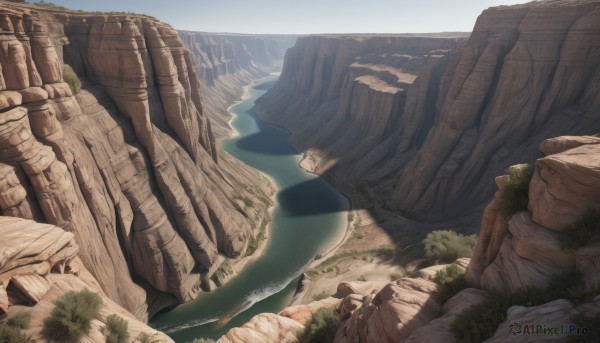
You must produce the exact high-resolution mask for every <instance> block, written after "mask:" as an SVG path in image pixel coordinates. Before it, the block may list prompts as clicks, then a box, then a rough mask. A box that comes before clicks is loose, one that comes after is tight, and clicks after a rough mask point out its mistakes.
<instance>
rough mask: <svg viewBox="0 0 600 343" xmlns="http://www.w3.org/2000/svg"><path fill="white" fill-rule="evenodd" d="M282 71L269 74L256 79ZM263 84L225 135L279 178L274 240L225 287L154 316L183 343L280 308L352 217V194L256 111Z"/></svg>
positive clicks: (242, 155) (236, 109) (230, 148)
mask: <svg viewBox="0 0 600 343" xmlns="http://www.w3.org/2000/svg"><path fill="white" fill-rule="evenodd" d="M276 79H277V76H276V75H270V76H268V77H266V78H264V79H261V80H258V81H257V83H256V84H257V85H258V86H260V85H261V84H263V85H267V84H269V83H272V82H273V81H275V80H276ZM258 88H261V89H256V88H251V89H250V97H249V98H247V99H245V100H244V101H242V102H239V103H237V104H236V105H234V106H232V107H231V109H230V110H231V112H233V113H234V114H235V115H236V116H235V118H234V120H233V121H232V126H233V128H234V129H235V130H236V131H237V132H238V133H239V135H237V136H236V137H235V138H233V139H230V140H227V141H225V142H224V143H223V149H224V150H225V151H227V152H228V153H229V154H231V155H232V156H234V157H236V158H238V159H239V160H241V161H243V162H244V163H246V164H248V165H250V166H252V167H253V168H255V169H258V170H260V171H262V172H263V173H265V174H267V175H269V176H270V177H271V178H272V179H273V180H274V181H275V183H276V184H277V187H278V192H277V201H276V203H275V209H274V211H273V222H272V225H271V228H270V231H269V240H268V243H267V247H266V249H265V250H264V252H263V254H262V255H261V256H260V257H259V258H258V259H256V260H255V261H253V262H250V263H249V264H247V265H246V267H245V268H244V270H242V272H241V273H240V274H239V275H238V276H236V277H234V278H233V279H231V280H230V281H229V282H228V283H226V284H225V285H224V286H223V287H220V288H217V289H216V290H214V291H212V292H209V293H203V294H201V295H200V296H199V297H198V298H197V299H196V300H194V301H192V302H189V303H186V304H183V305H180V306H178V307H176V308H175V309H173V310H171V311H169V312H166V313H163V314H161V315H159V316H157V317H156V318H154V319H153V320H152V323H151V325H152V326H153V327H155V328H156V329H158V330H161V331H163V332H165V333H167V334H168V335H169V336H171V337H172V338H173V339H174V340H175V341H176V342H178V343H179V342H190V341H192V340H193V339H194V338H200V337H205V338H213V339H217V338H218V337H220V336H221V335H223V334H225V333H226V332H227V331H228V330H229V329H230V328H232V327H236V326H241V325H243V324H244V323H246V322H247V321H249V320H250V318H252V317H253V316H254V315H256V314H258V313H262V312H278V311H280V310H281V309H282V308H283V307H285V306H286V305H287V304H288V302H289V301H290V300H291V298H292V296H293V294H294V291H295V289H296V285H297V281H298V277H299V275H300V274H301V273H302V269H303V268H304V266H306V265H307V263H308V262H310V261H311V260H312V259H313V258H314V256H315V255H316V254H317V253H318V252H319V251H320V250H322V249H323V248H324V247H325V246H326V245H327V244H329V243H331V242H332V240H333V239H334V237H335V236H336V235H337V234H339V232H337V230H341V229H342V227H343V226H342V225H340V224H342V222H345V221H346V216H345V214H344V211H346V210H348V208H349V206H350V205H349V202H348V200H347V198H346V197H344V196H343V195H342V194H340V193H339V192H337V191H336V190H335V188H333V187H332V186H331V185H330V184H329V183H328V182H327V181H325V180H324V179H322V178H320V177H318V176H316V175H313V174H310V173H307V172H305V171H304V170H302V169H301V168H300V167H299V166H298V162H299V161H300V157H301V156H300V155H299V154H298V153H297V152H296V150H294V148H293V147H292V146H291V145H290V144H289V143H288V141H287V137H288V135H287V134H286V133H284V132H282V131H280V130H278V129H275V128H273V127H271V126H268V125H266V124H265V123H264V122H262V121H261V120H259V119H257V117H256V115H255V113H254V112H253V111H252V110H251V108H252V107H253V106H254V101H255V100H256V99H257V98H258V97H260V96H261V95H262V94H264V93H265V92H266V90H265V89H264V88H267V87H258ZM223 318H226V319H225V320H224V319H223Z"/></svg>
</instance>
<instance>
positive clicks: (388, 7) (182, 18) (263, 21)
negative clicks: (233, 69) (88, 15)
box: [28, 0, 528, 34]
mask: <svg viewBox="0 0 600 343" xmlns="http://www.w3.org/2000/svg"><path fill="white" fill-rule="evenodd" d="M28 1H29V2H34V1H32V0H28ZM46 2H54V3H55V4H57V5H60V6H64V7H67V8H72V9H82V10H89V11H125V12H136V13H144V14H148V15H151V16H154V17H157V18H158V19H160V20H162V21H165V22H167V23H169V24H171V26H173V27H175V28H177V29H184V30H193V31H209V32H236V33H300V34H306V33H406V32H442V31H471V30H472V28H473V25H474V24H475V20H476V19H477V16H478V15H479V14H480V13H481V11H482V10H484V9H486V8H488V7H490V6H497V5H506V4H515V3H523V2H528V0H521V1H514V0H513V1H511V0H412V1H409V0H296V1H289V0H46Z"/></svg>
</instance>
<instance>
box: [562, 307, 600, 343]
mask: <svg viewBox="0 0 600 343" xmlns="http://www.w3.org/2000/svg"><path fill="white" fill-rule="evenodd" d="M571 320H572V321H573V324H575V325H577V326H578V327H580V328H586V329H587V330H588V332H587V334H585V335H573V336H571V337H570V339H569V341H571V342H576V343H597V342H600V312H598V313H596V314H595V315H593V316H587V315H585V314H583V313H580V314H577V315H575V316H573V317H572V318H571Z"/></svg>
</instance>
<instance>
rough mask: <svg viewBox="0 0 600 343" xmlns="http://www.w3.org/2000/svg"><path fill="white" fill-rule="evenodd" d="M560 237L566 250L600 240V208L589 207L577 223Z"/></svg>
mask: <svg viewBox="0 0 600 343" xmlns="http://www.w3.org/2000/svg"><path fill="white" fill-rule="evenodd" d="M558 239H559V241H560V247H561V248H562V250H564V251H573V250H575V249H577V248H581V247H583V246H586V245H590V244H594V243H598V242H600V209H592V208H590V209H587V210H586V211H585V212H583V214H582V215H581V216H580V217H579V218H578V219H577V221H575V223H573V224H571V225H569V226H567V227H566V228H565V229H564V230H563V231H561V232H560V233H559V234H558Z"/></svg>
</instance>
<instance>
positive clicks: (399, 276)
mask: <svg viewBox="0 0 600 343" xmlns="http://www.w3.org/2000/svg"><path fill="white" fill-rule="evenodd" d="M401 278H402V274H401V273H393V274H392V275H390V280H391V281H396V280H399V279H401Z"/></svg>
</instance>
